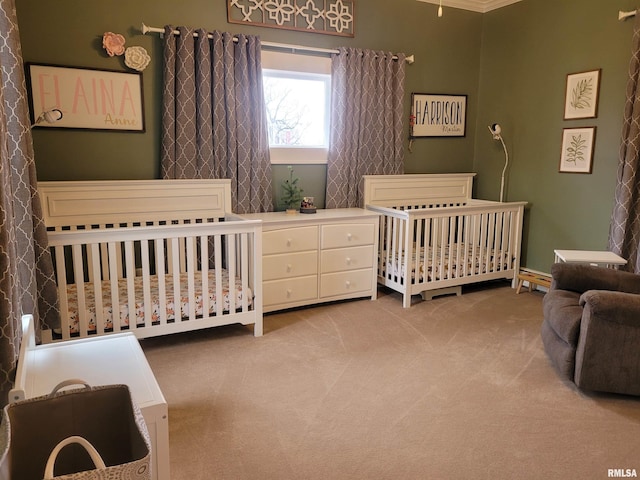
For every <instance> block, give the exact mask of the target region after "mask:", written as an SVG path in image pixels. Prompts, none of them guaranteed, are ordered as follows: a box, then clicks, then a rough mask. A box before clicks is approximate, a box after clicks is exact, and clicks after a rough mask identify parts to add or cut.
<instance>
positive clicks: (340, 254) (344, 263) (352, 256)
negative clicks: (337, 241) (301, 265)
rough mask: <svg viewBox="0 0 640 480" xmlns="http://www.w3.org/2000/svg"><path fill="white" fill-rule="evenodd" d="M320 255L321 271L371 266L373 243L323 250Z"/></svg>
mask: <svg viewBox="0 0 640 480" xmlns="http://www.w3.org/2000/svg"><path fill="white" fill-rule="evenodd" d="M321 256H322V262H321V268H322V273H330V272H343V271H346V270H360V269H362V268H372V267H373V245H364V246H362V247H350V248H335V249H333V250H323V251H322V253H321Z"/></svg>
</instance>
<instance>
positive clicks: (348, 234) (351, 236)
mask: <svg viewBox="0 0 640 480" xmlns="http://www.w3.org/2000/svg"><path fill="white" fill-rule="evenodd" d="M352 238H353V235H351V234H350V233H347V240H349V241H351V239H352Z"/></svg>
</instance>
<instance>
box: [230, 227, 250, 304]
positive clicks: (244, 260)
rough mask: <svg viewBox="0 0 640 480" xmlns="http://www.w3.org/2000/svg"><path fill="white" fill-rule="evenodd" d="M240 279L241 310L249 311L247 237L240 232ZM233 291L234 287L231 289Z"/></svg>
mask: <svg viewBox="0 0 640 480" xmlns="http://www.w3.org/2000/svg"><path fill="white" fill-rule="evenodd" d="M238 258H239V259H240V280H241V282H242V311H243V312H247V311H249V238H248V235H247V234H246V233H241V234H240V255H238ZM233 291H234V292H235V288H234V290H233Z"/></svg>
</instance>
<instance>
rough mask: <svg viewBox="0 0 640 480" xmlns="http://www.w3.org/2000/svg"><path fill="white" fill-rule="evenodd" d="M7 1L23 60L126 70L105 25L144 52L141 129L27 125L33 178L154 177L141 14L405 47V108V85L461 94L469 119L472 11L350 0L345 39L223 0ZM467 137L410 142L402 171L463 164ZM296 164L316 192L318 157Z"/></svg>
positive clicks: (467, 163) (475, 30)
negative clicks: (237, 19) (236, 12)
mask: <svg viewBox="0 0 640 480" xmlns="http://www.w3.org/2000/svg"><path fill="white" fill-rule="evenodd" d="M16 5H17V12H18V21H19V26H20V36H21V39H22V48H23V55H24V59H25V61H31V62H41V63H52V64H60V65H73V66H83V67H93V68H106V69H118V70H125V67H124V66H123V64H122V60H121V59H120V58H110V57H108V56H107V55H106V54H105V53H104V52H103V49H102V46H101V39H102V34H103V33H104V32H105V31H113V32H117V33H121V34H123V35H124V36H125V37H126V40H127V46H129V45H141V46H143V47H145V48H146V49H147V51H148V52H149V53H150V55H151V57H152V63H151V64H150V66H149V67H148V68H147V69H146V70H145V71H144V75H143V77H144V99H145V113H146V117H145V118H146V126H147V131H146V133H115V132H89V131H69V130H51V129H46V130H45V129H36V130H35V131H34V135H33V136H34V148H35V152H36V166H37V170H38V178H39V179H41V180H63V179H64V180H74V179H126V178H134V179H137V178H157V177H158V176H159V136H160V95H161V61H162V45H161V40H160V37H159V35H157V34H151V35H149V34H148V35H144V36H143V35H141V33H140V26H141V24H142V22H145V23H146V24H147V25H151V26H160V27H162V26H164V25H165V24H167V23H171V24H172V25H174V26H178V25H188V26H190V27H205V28H207V29H209V30H214V29H217V30H223V31H230V32H233V33H251V34H256V35H260V37H261V38H262V39H263V40H265V41H271V42H281V43H290V44H299V45H309V46H317V47H324V48H333V47H338V46H352V47H362V48H370V49H376V50H386V51H392V52H405V53H407V54H414V55H415V57H416V63H415V64H414V65H412V66H408V67H407V82H406V87H407V97H406V108H407V117H408V111H409V103H410V92H411V91H418V92H434V93H440V92H442V93H466V94H468V95H469V103H470V106H469V118H470V119H473V118H475V103H476V102H477V89H478V82H477V79H478V75H479V66H480V47H479V45H480V35H481V28H482V16H481V15H480V14H477V13H472V12H467V11H463V10H457V9H446V13H445V16H444V17H443V18H441V19H438V18H437V15H436V10H437V6H435V5H431V4H427V3H422V2H417V1H415V0H401V1H398V0H396V1H393V2H389V1H388V0H358V2H357V5H356V9H357V10H356V27H355V28H356V36H355V38H353V39H351V38H343V37H338V36H332V35H322V34H316V33H306V32H290V31H284V30H276V29H270V28H260V27H250V26H245V25H236V24H229V23H227V21H226V18H227V13H226V1H225V0H213V1H212V0H207V1H201V0H182V1H179V2H178V1H169V0H153V1H151V0H140V1H135V2H127V4H126V6H124V4H123V6H120V7H117V6H116V5H114V4H113V3H108V2H107V3H104V2H102V3H101V2H78V1H75V0H56V1H55V2H51V1H50V0H16ZM473 138H474V132H473V123H472V124H471V128H470V129H469V130H468V135H467V138H465V139H462V140H461V139H457V140H437V141H420V142H416V145H415V148H414V153H413V154H411V155H408V156H407V171H409V172H424V171H437V172H446V171H468V170H469V169H471V167H472V161H473V158H472V157H473V148H474V145H473ZM296 170H297V171H298V172H299V173H302V171H303V170H304V172H305V178H304V179H301V181H302V180H304V182H303V183H304V186H305V187H306V188H307V189H308V190H311V191H322V192H323V191H324V182H325V175H326V169H325V167H324V166H321V165H316V166H312V167H310V166H306V167H304V168H296ZM284 175H286V166H277V167H275V168H274V181H275V185H279V180H280V179H281V178H283V177H284ZM307 175H309V176H307ZM276 193H277V192H276ZM316 197H318V195H316ZM322 197H324V195H322Z"/></svg>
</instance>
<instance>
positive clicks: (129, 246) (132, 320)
mask: <svg viewBox="0 0 640 480" xmlns="http://www.w3.org/2000/svg"><path fill="white" fill-rule="evenodd" d="M123 243H124V262H125V264H124V269H125V273H126V276H127V277H126V278H127V306H128V307H129V312H128V313H129V330H135V328H136V327H137V326H138V318H137V313H138V312H137V309H136V289H135V277H136V273H135V272H136V264H135V261H134V257H133V242H132V241H126V242H123Z"/></svg>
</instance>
